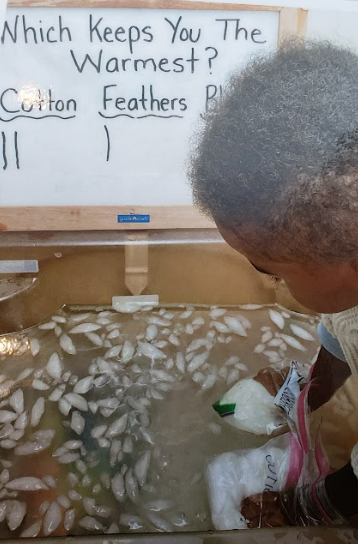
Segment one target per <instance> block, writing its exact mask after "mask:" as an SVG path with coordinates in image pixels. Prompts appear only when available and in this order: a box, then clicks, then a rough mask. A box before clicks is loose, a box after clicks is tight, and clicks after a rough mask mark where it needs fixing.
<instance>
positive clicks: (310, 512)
mask: <svg viewBox="0 0 358 544" xmlns="http://www.w3.org/2000/svg"><path fill="white" fill-rule="evenodd" d="M295 368H296V363H295V362H293V361H292V364H291V369H290V372H289V373H288V374H287V377H286V380H285V382H284V384H283V386H282V387H281V389H280V390H279V392H278V394H277V395H276V397H275V399H276V400H275V402H276V405H277V408H278V409H279V410H281V414H282V417H283V420H284V421H285V422H286V424H287V425H289V427H290V428H291V432H289V433H285V434H283V435H281V436H278V437H275V438H272V439H271V440H269V441H268V442H267V443H266V444H265V445H264V446H262V447H261V448H257V449H247V450H241V451H236V452H228V453H224V454H222V455H219V456H218V457H216V458H215V459H214V460H213V461H212V462H211V463H210V464H209V466H208V469H207V483H208V490H209V499H210V505H211V512H212V521H213V524H214V526H215V528H216V529H218V530H232V529H243V528H247V527H261V526H265V527H282V526H292V525H317V524H321V523H324V524H327V525H334V524H344V523H346V520H345V519H344V518H343V517H342V516H341V515H340V514H339V512H337V511H336V510H335V508H334V507H333V506H332V504H331V503H330V501H329V499H328V497H327V494H326V492H325V486H324V478H325V477H326V476H327V475H328V474H329V473H330V472H331V467H330V464H329V462H328V458H327V456H326V453H325V451H324V448H323V446H322V443H321V440H320V436H319V428H318V429H317V428H312V429H310V426H309V418H308V403H307V398H308V392H309V389H310V386H311V385H310V383H308V384H307V385H306V386H305V387H304V389H303V390H302V391H300V389H299V387H297V385H298V384H297V383H296V385H295V386H292V387H291V386H290V384H292V383H294V382H295V380H296V378H295V379H294V382H292V381H290V374H291V375H292V372H291V371H292V369H295Z"/></svg>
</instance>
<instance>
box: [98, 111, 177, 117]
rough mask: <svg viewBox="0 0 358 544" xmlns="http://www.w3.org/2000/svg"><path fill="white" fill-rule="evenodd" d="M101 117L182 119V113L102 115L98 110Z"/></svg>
mask: <svg viewBox="0 0 358 544" xmlns="http://www.w3.org/2000/svg"><path fill="white" fill-rule="evenodd" d="M98 113H99V115H100V116H101V117H103V118H104V119H115V118H116V117H129V118H130V119H145V117H157V118H158V119H171V118H172V117H177V118H178V119H183V117H184V116H183V115H156V114H155V113H148V114H147V115H139V116H138V117H136V116H135V115H129V113H118V114H117V115H104V114H103V113H101V112H100V111H99V112H98Z"/></svg>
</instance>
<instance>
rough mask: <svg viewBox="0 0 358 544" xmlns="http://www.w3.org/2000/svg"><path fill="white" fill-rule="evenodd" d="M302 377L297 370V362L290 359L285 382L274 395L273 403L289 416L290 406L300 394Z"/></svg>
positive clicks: (292, 405)
mask: <svg viewBox="0 0 358 544" xmlns="http://www.w3.org/2000/svg"><path fill="white" fill-rule="evenodd" d="M302 379H303V377H302V376H300V375H299V373H298V371H297V362H296V361H291V368H290V371H289V373H288V375H287V378H286V380H285V383H284V384H283V386H282V387H281V389H280V390H279V392H278V393H277V395H276V397H275V405H276V406H279V407H280V408H282V409H283V410H284V411H285V412H286V414H287V415H288V416H290V414H291V411H292V408H293V407H294V405H295V403H296V400H297V399H298V396H299V394H300V383H301V381H302Z"/></svg>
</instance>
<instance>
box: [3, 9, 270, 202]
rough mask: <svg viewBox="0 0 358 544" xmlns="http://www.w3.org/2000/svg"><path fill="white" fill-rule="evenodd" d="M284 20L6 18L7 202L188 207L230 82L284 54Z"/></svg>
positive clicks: (26, 14)
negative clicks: (202, 147)
mask: <svg viewBox="0 0 358 544" xmlns="http://www.w3.org/2000/svg"><path fill="white" fill-rule="evenodd" d="M278 17H279V15H278V13H277V12H266V11H258V12H250V11H242V12H241V11H238V12H235V11H224V10H223V11H221V10H219V11H214V10H213V11H194V10H189V11H188V10H182V11H178V10H141V9H97V8H95V9H89V8H83V9H77V8H70V9H69V8H67V9H66V8H65V9H57V8H51V9H46V8H31V9H30V8H24V9H16V8H11V9H8V12H7V20H6V22H5V26H4V28H3V30H2V31H1V33H0V36H1V45H0V73H1V80H0V205H1V206H33V205H36V206H74V205H77V206H91V205H92V206H93V205H103V206H107V205H112V206H113V205H134V204H135V205H176V204H180V205H181V204H190V203H191V193H190V188H189V186H188V183H187V180H186V174H185V169H186V160H187V156H188V151H189V145H190V143H189V142H190V138H191V136H192V134H193V132H195V130H196V128H197V126H198V123H200V114H202V113H203V112H205V111H206V110H207V109H208V108H210V107H211V105H212V104H214V102H215V100H217V99H218V98H219V97H220V95H221V93H222V91H223V86H224V84H225V82H226V81H227V78H228V75H229V74H230V73H231V72H232V71H233V70H235V69H238V70H239V69H240V68H242V66H243V65H244V64H245V63H246V62H247V60H248V59H249V58H250V57H252V56H253V55H257V54H262V53H265V52H268V51H271V50H274V49H275V48H276V47H277V35H278Z"/></svg>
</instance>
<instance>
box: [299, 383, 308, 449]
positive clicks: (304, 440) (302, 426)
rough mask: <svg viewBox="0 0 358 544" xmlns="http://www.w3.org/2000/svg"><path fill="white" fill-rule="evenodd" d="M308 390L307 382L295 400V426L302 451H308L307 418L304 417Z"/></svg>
mask: <svg viewBox="0 0 358 544" xmlns="http://www.w3.org/2000/svg"><path fill="white" fill-rule="evenodd" d="M309 390H310V383H308V384H307V385H306V386H305V387H304V388H303V389H302V391H301V393H300V395H299V397H298V400H297V427H298V435H299V438H300V442H301V444H302V447H303V451H304V453H308V451H309V435H308V430H307V418H306V406H307V397H308V392H309Z"/></svg>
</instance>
